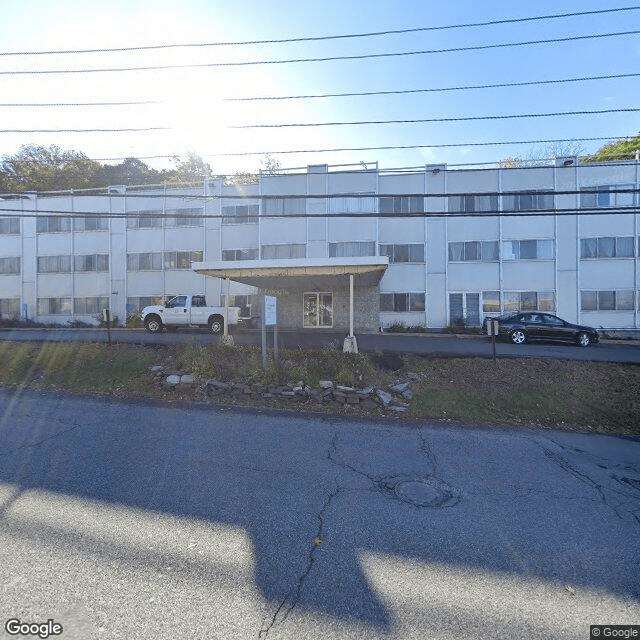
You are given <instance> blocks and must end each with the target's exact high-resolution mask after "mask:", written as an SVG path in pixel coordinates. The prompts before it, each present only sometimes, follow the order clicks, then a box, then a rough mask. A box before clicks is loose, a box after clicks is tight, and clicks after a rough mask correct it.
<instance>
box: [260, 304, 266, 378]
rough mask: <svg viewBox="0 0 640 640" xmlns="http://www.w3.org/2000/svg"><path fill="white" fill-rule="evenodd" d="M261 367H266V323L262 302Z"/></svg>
mask: <svg viewBox="0 0 640 640" xmlns="http://www.w3.org/2000/svg"><path fill="white" fill-rule="evenodd" d="M261 324H262V368H263V369H265V370H266V368H267V325H266V323H265V321H264V303H263V309H262V318H261Z"/></svg>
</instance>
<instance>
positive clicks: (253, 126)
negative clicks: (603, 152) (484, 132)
mask: <svg viewBox="0 0 640 640" xmlns="http://www.w3.org/2000/svg"><path fill="white" fill-rule="evenodd" d="M636 111H640V109H632V108H625V109H599V110H594V111H556V112H553V113H520V114H515V115H502V116H466V117H462V118H420V119H415V120H359V121H353V122H297V123H280V124H243V125H231V126H230V127H229V128H230V129H279V128H283V127H338V126H346V125H350V126H354V125H362V124H418V123H421V122H464V121H469V120H513V119H516V118H550V117H555V116H581V115H594V114H602V113H627V112H636Z"/></svg>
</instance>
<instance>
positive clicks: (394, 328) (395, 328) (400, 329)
mask: <svg viewBox="0 0 640 640" xmlns="http://www.w3.org/2000/svg"><path fill="white" fill-rule="evenodd" d="M387 332H388V333H406V332H407V328H406V327H405V326H404V325H403V324H402V323H401V322H395V323H394V324H392V325H391V326H389V327H387Z"/></svg>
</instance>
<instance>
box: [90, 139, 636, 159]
mask: <svg viewBox="0 0 640 640" xmlns="http://www.w3.org/2000/svg"><path fill="white" fill-rule="evenodd" d="M627 139H629V140H630V139H631V138H628V136H609V137H598V138H559V139H555V140H509V141H506V142H458V143H453V144H410V145H388V146H382V147H334V148H333V149H295V150H288V149H285V150H280V151H245V152H237V153H210V154H207V155H205V156H204V157H205V158H214V157H226V156H276V155H286V154H292V153H296V154H297V153H334V152H339V151H389V150H393V149H445V148H452V147H493V146H504V145H514V144H553V143H556V142H594V141H602V140H608V141H612V140H614V141H615V140H627ZM170 157H173V156H142V158H143V159H145V158H146V159H147V160H149V159H153V158H170ZM97 159H98V160H119V159H120V158H97ZM481 164H492V163H489V162H483V163H481ZM493 164H496V163H493Z"/></svg>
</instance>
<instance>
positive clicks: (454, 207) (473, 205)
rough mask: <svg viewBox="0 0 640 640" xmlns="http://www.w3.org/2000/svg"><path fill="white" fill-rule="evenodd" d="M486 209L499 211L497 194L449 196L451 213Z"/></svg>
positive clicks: (475, 211) (480, 211) (479, 211)
mask: <svg viewBox="0 0 640 640" xmlns="http://www.w3.org/2000/svg"><path fill="white" fill-rule="evenodd" d="M484 211H496V212H497V211H498V196H497V195H486V196H482V195H459V196H449V212H450V213H482V212H484Z"/></svg>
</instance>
